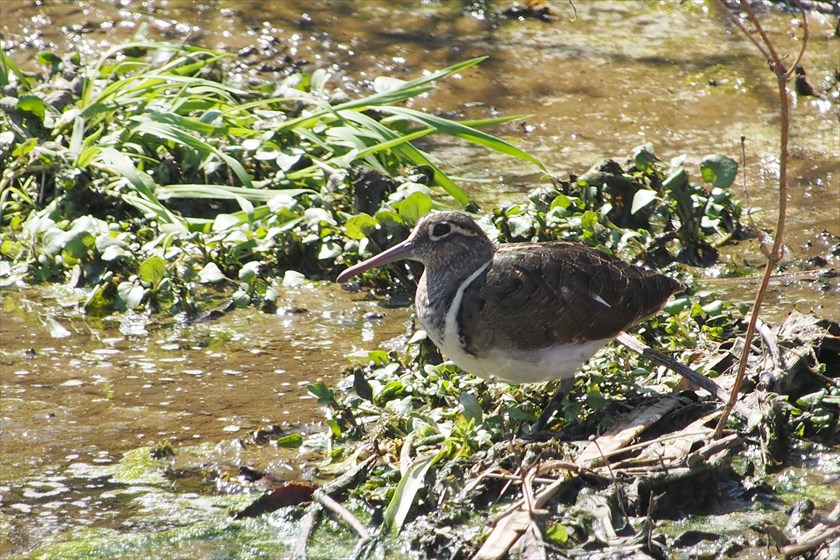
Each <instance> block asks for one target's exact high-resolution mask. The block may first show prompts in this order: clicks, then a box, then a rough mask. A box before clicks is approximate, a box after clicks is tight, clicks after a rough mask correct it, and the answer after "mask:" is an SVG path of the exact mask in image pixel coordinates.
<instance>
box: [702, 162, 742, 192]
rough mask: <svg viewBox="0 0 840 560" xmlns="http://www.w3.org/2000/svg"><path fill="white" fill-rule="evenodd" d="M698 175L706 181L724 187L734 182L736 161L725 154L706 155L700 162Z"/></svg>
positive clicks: (736, 167) (736, 173)
mask: <svg viewBox="0 0 840 560" xmlns="http://www.w3.org/2000/svg"><path fill="white" fill-rule="evenodd" d="M700 175H701V176H702V177H703V180H704V181H706V182H707V183H711V184H712V185H714V186H715V187H717V188H719V189H726V188H728V187H731V186H732V183H734V182H735V176H736V175H738V162H737V161H735V160H734V159H732V158H729V157H726V156H706V157H704V158H703V161H701V162H700Z"/></svg>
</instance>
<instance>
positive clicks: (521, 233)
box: [508, 214, 534, 238]
mask: <svg viewBox="0 0 840 560" xmlns="http://www.w3.org/2000/svg"><path fill="white" fill-rule="evenodd" d="M508 228H509V229H510V235H511V237H514V238H517V237H531V235H532V234H533V233H534V220H533V219H532V218H531V217H530V216H529V215H527V214H517V215H515V216H511V217H510V218H509V219H508Z"/></svg>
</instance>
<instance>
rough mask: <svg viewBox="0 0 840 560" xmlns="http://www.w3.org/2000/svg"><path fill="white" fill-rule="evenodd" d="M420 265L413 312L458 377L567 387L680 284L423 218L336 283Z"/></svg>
mask: <svg viewBox="0 0 840 560" xmlns="http://www.w3.org/2000/svg"><path fill="white" fill-rule="evenodd" d="M406 259H407V260H413V261H418V262H420V263H422V264H423V265H424V270H423V274H422V276H421V277H420V279H419V281H418V284H417V291H416V295H415V307H416V315H417V318H418V320H419V322H420V324H421V325H422V326H423V328H424V330H425V331H426V333H427V336H428V337H429V338H430V339H431V340H432V342H434V344H435V345H436V346H437V347H438V349H439V350H440V351H441V352H442V353H443V355H444V356H446V357H447V358H448V359H449V360H451V361H452V362H453V363H455V364H456V365H457V366H459V367H460V368H461V369H462V370H464V371H466V372H468V373H471V374H473V375H475V376H478V377H481V378H483V379H485V380H487V381H490V382H504V383H508V384H514V385H518V384H522V383H538V382H544V381H553V380H566V381H569V380H571V379H572V378H574V376H575V374H576V373H577V371H578V370H579V369H580V367H581V366H582V365H583V364H584V362H586V361H587V360H588V359H589V358H591V357H592V356H594V355H595V353H596V352H597V351H598V350H599V349H600V348H602V347H603V346H604V345H606V344H607V343H608V342H610V341H612V340H613V339H614V338H615V337H616V336H618V335H619V334H620V333H621V332H622V331H624V330H625V329H627V328H629V327H631V326H633V325H635V324H637V323H639V322H640V321H642V320H643V319H645V318H646V317H649V316H651V315H653V314H655V313H656V312H658V311H659V310H660V309H661V308H662V307H663V305H664V304H665V302H666V301H667V300H668V298H669V297H670V296H671V295H673V294H675V293H677V292H680V291H682V289H683V286H682V284H680V283H679V282H678V281H676V280H674V279H673V278H670V277H669V276H665V275H663V274H660V273H658V272H654V271H652V270H648V269H645V268H642V267H639V266H635V265H632V264H629V263H627V262H624V261H622V260H621V259H618V258H616V257H614V256H612V255H608V254H606V253H604V252H601V251H598V250H595V249H593V248H591V247H588V246H586V245H583V244H581V243H577V242H566V241H551V242H543V243H504V244H501V245H497V244H496V243H495V242H493V241H492V240H491V239H490V238H489V237H488V236H487V234H486V233H485V232H484V230H483V229H482V228H481V226H479V224H478V223H476V222H475V221H474V220H473V219H472V218H470V217H469V216H467V215H466V214H462V213H459V212H452V211H441V212H431V213H429V214H426V215H425V216H424V217H423V218H422V219H421V220H420V221H419V222H418V223H417V225H416V226H415V227H414V229H413V231H412V232H411V234H410V235H409V236H408V238H407V239H406V240H405V241H403V242H402V243H399V244H398V245H396V246H394V247H392V248H390V249H388V250H386V251H383V252H382V253H379V254H378V255H376V256H374V257H372V258H370V259H368V260H366V261H364V262H361V263H359V264H356V265H355V266H351V267H350V268H348V269H346V270H345V271H344V272H342V273H341V274H339V275H338V277H337V278H336V281H337V282H346V281H347V280H348V279H349V278H351V277H353V276H355V275H357V274H360V273H362V272H364V271H366V270H369V269H371V268H374V267H379V266H382V265H384V264H387V263H391V262H395V261H399V260H406Z"/></svg>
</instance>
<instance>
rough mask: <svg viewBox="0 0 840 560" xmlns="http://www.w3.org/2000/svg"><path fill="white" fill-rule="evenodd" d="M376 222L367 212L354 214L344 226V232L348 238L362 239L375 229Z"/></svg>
mask: <svg viewBox="0 0 840 560" xmlns="http://www.w3.org/2000/svg"><path fill="white" fill-rule="evenodd" d="M376 226H377V222H376V219H374V217H373V216H369V215H368V214H356V215H355V216H353V217H352V218H350V219H349V220H347V224H346V225H345V226H344V232H345V234H346V235H347V237H349V238H350V239H364V238H365V237H367V236H368V235H369V234H370V233H371V232H373V231H374V230H375V229H376Z"/></svg>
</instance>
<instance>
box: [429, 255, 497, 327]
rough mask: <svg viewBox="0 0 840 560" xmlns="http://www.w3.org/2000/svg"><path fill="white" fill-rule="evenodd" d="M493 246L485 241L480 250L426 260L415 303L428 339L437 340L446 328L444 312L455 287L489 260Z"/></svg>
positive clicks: (458, 286)
mask: <svg viewBox="0 0 840 560" xmlns="http://www.w3.org/2000/svg"><path fill="white" fill-rule="evenodd" d="M495 251H496V247H495V246H494V245H493V244H492V243H490V242H489V241H488V245H487V246H486V247H483V248H482V250H480V251H470V252H469V253H461V254H458V253H450V254H448V255H445V256H441V257H439V258H437V259H435V260H434V261H433V262H430V263H428V264H426V268H425V270H424V271H423V276H421V277H420V281H419V282H418V284H417V295H416V296H415V304H416V308H417V318H418V319H419V321H420V324H422V325H423V328H424V329H425V330H426V332H427V333H428V334H429V336H430V337H431V339H432V340H433V341H434V342H436V343H438V344H439V343H440V342H441V338H442V337H443V333H444V331H445V328H446V316H447V313H448V311H449V308H450V307H451V306H452V303H453V300H454V299H455V296H456V294H457V293H458V290H459V289H460V288H461V286H462V285H463V284H464V283H465V282H467V281H468V280H474V276H475V273H476V272H477V271H478V270H479V269H482V268H484V269H486V268H487V267H486V266H485V265H486V264H487V263H488V262H489V261H492V259H493V255H494V254H495Z"/></svg>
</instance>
